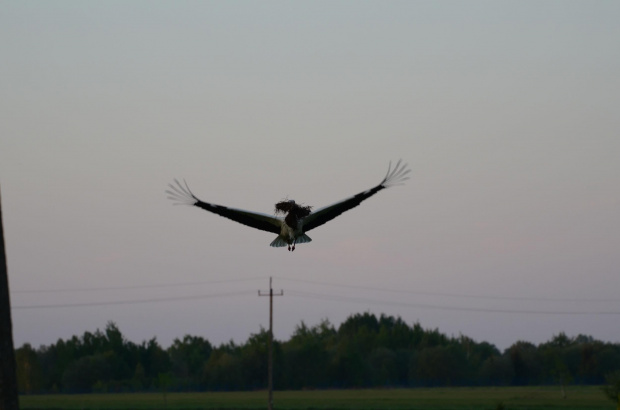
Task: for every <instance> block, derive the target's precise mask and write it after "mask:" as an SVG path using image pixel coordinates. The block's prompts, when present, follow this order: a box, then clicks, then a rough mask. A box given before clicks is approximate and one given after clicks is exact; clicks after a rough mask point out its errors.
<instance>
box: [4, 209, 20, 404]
mask: <svg viewBox="0 0 620 410" xmlns="http://www.w3.org/2000/svg"><path fill="white" fill-rule="evenodd" d="M4 249H5V248H4V230H3V228H2V203H1V202H0V409H2V410H18V409H19V398H18V395H17V375H16V371H15V350H13V326H12V323H11V300H10V297H9V274H8V270H7V265H6V253H5V250H4Z"/></svg>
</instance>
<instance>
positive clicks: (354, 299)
mask: <svg viewBox="0 0 620 410" xmlns="http://www.w3.org/2000/svg"><path fill="white" fill-rule="evenodd" d="M288 293H289V294H290V295H293V296H298V297H302V298H310V299H318V300H327V301H334V302H343V301H344V302H351V303H365V304H374V305H389V306H404V307H413V308H419V309H435V310H449V311H465V312H482V313H514V314H537V315H620V311H596V312H583V311H550V310H532V309H525V310H514V309H490V308H472V307H464V306H441V305H432V304H426V303H408V302H397V301H381V300H374V299H367V298H360V297H351V296H337V295H325V294H320V293H312V292H303V291H296V290H289V291H288Z"/></svg>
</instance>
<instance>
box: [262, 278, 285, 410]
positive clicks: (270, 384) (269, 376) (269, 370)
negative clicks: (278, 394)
mask: <svg viewBox="0 0 620 410" xmlns="http://www.w3.org/2000/svg"><path fill="white" fill-rule="evenodd" d="M283 295H284V291H283V290H280V293H276V294H275V295H274V293H273V289H272V288H271V276H270V277H269V293H261V291H260V290H259V291H258V296H269V346H268V347H267V349H268V350H269V357H268V359H267V360H268V363H267V385H268V386H267V389H268V390H269V395H268V399H267V400H268V401H267V408H268V410H273V297H274V296H283Z"/></svg>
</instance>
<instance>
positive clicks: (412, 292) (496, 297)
mask: <svg viewBox="0 0 620 410" xmlns="http://www.w3.org/2000/svg"><path fill="white" fill-rule="evenodd" d="M274 277H275V278H278V279H281V280H285V281H287V280H288V281H291V282H300V283H309V284H314V285H321V286H330V287H337V288H346V289H360V290H369V291H373V292H377V291H379V292H391V293H402V294H409V295H420V296H443V297H452V298H464V299H489V300H516V301H530V302H533V301H538V302H618V301H620V299H613V298H601V299H575V298H535V297H527V296H501V295H467V294H463V293H445V292H427V291H416V290H405V289H387V288H377V287H370V286H361V285H345V284H338V283H330V282H320V281H314V280H306V279H291V278H284V277H280V276H274Z"/></svg>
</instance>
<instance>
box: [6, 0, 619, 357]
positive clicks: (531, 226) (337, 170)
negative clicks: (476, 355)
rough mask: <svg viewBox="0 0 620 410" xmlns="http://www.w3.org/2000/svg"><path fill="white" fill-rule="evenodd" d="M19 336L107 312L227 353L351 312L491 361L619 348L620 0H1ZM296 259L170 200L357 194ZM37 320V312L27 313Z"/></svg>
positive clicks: (136, 330) (33, 338) (136, 326)
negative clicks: (390, 173) (226, 347)
mask: <svg viewBox="0 0 620 410" xmlns="http://www.w3.org/2000/svg"><path fill="white" fill-rule="evenodd" d="M0 10H1V11H0V49H1V50H2V58H1V59H0V79H1V80H0V186H1V193H2V211H3V220H4V229H5V232H4V234H5V238H6V246H7V258H8V265H9V275H10V286H11V291H12V294H11V298H12V304H13V307H14V310H13V326H14V338H15V344H16V345H17V346H20V345H21V344H23V343H25V342H29V343H31V344H32V345H34V346H39V345H41V344H50V343H53V342H55V341H56V340H57V339H58V338H68V337H70V336H72V335H81V334H82V333H83V332H85V331H94V330H96V329H97V328H99V329H103V328H104V327H105V325H106V323H107V322H108V321H114V322H116V323H117V324H118V326H119V327H120V329H121V331H122V332H123V334H124V335H125V336H126V337H128V338H129V339H130V340H132V341H134V342H141V341H143V340H146V339H150V338H152V337H156V338H157V340H158V341H159V342H160V343H161V344H162V345H163V346H164V347H167V346H169V345H170V344H171V343H172V341H173V339H174V338H177V337H179V338H180V337H182V336H183V335H185V334H192V335H199V336H203V337H205V338H207V339H209V340H210V341H211V342H212V343H214V344H219V343H222V342H227V341H228V340H230V339H233V340H234V341H236V342H244V341H245V340H246V339H247V338H248V337H249V336H250V334H251V333H256V332H258V331H259V330H260V327H261V326H262V327H265V328H266V327H268V317H269V316H268V299H267V298H263V297H258V295H257V291H258V290H262V291H265V290H267V289H268V283H269V279H268V278H269V277H270V276H273V277H274V289H275V290H277V291H279V290H280V289H283V290H284V296H283V297H279V298H277V299H276V300H275V301H274V306H275V316H274V317H275V319H274V332H275V336H276V338H279V339H287V338H288V337H289V336H290V335H291V334H292V332H293V331H294V329H295V326H296V325H298V324H299V323H300V322H301V321H302V320H303V321H304V322H305V323H306V324H308V325H314V324H317V323H318V322H319V321H320V320H321V319H322V318H328V319H329V320H330V321H331V322H332V323H333V324H334V325H336V326H337V325H339V324H340V323H341V322H342V321H343V320H345V319H346V317H347V316H349V315H350V314H352V313H358V312H366V311H367V312H373V313H376V314H377V315H378V314H381V313H385V314H389V315H394V316H400V317H401V318H402V319H403V320H405V321H406V322H407V323H409V324H413V323H414V322H419V323H420V324H421V325H422V326H423V327H424V328H433V329H434V328H438V329H439V330H440V331H441V332H443V333H446V334H448V335H454V336H458V335H459V334H465V335H467V336H470V337H472V338H473V339H475V340H478V341H482V340H485V341H489V342H491V343H494V344H496V345H497V346H498V347H499V348H500V349H503V348H506V347H508V346H509V345H511V344H512V343H514V342H516V341H518V340H527V341H530V342H533V343H541V342H543V341H546V340H548V339H550V338H551V337H552V336H553V335H556V334H558V333H560V332H566V333H567V334H568V335H569V336H576V335H577V334H580V333H581V334H587V335H591V336H593V337H595V338H597V339H601V340H605V341H611V342H620V333H619V332H618V329H620V294H619V292H618V289H619V288H620V275H619V274H620V272H619V267H620V212H619V209H620V133H619V131H620V115H618V107H620V75H619V73H620V25H618V21H620V3H618V2H617V1H597V2H591V1H577V2H574V1H548V2H540V1H503V2H495V1H477V2H476V1H470V2H461V1H444V2H408V1H407V2H404V1H403V2H397V1H394V2H384V1H377V2H369V1H335V2H334V1H312V2H286V1H266V2H234V1H226V2H183V1H177V2H164V1H136V2H125V1H106V2H64V1H57V2H4V3H3V4H2V6H0ZM398 158H403V159H404V160H405V161H407V162H408V163H409V165H410V167H411V169H412V172H411V179H410V180H409V181H407V184H406V185H404V186H399V187H395V188H391V189H388V190H385V191H382V192H381V193H379V194H378V195H377V196H375V197H373V198H371V199H369V200H368V201H366V202H364V203H363V204H362V206H360V207H358V208H356V209H354V210H352V211H349V212H347V213H345V214H343V215H341V216H340V217H338V218H337V219H335V220H334V221H332V222H330V223H328V224H326V225H324V226H322V227H320V228H318V229H316V230H313V231H311V232H310V233H309V234H310V237H312V239H313V242H312V243H309V244H303V245H300V246H299V247H298V248H297V250H296V251H295V252H294V253H291V252H287V251H286V249H284V248H277V249H276V248H270V247H269V243H270V242H271V241H272V240H273V239H274V235H273V234H269V233H266V232H262V231H258V230H253V229H250V228H248V227H245V226H242V225H239V224H236V223H234V222H231V221H229V220H226V219H224V218H221V217H218V216H216V215H213V214H209V213H207V212H205V211H203V210H200V209H197V208H192V207H182V206H172V202H171V201H169V200H168V199H166V195H165V194H164V190H165V189H166V185H167V184H168V183H169V182H171V181H172V180H173V178H185V179H186V180H187V182H188V184H189V185H190V187H191V188H192V190H193V191H194V192H195V193H196V195H198V196H199V197H200V198H201V199H203V200H205V201H210V202H214V203H218V204H222V205H228V206H233V207H237V208H243V209H248V210H253V211H257V212H264V213H271V212H273V205H274V204H275V202H277V201H279V200H281V199H282V198H285V197H288V198H293V199H295V200H297V201H298V202H303V203H305V204H307V205H313V206H316V207H320V206H324V205H328V204H331V203H333V202H335V201H337V200H340V199H342V198H345V197H348V196H350V195H352V194H355V193H358V192H359V191H362V190H365V189H367V188H370V187H372V186H374V185H376V184H377V183H378V182H379V181H381V179H382V178H383V176H384V174H385V172H386V171H387V166H388V163H389V161H390V160H397V159H398ZM41 306H47V307H41Z"/></svg>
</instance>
